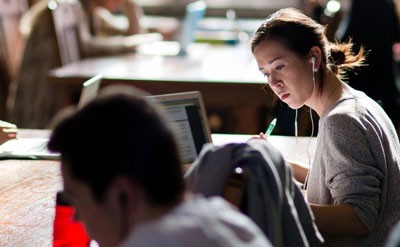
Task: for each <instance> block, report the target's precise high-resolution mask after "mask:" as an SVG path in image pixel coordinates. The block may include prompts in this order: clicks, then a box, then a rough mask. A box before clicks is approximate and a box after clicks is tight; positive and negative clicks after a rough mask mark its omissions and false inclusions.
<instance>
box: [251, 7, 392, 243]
mask: <svg viewBox="0 0 400 247" xmlns="http://www.w3.org/2000/svg"><path fill="white" fill-rule="evenodd" d="M351 48H352V43H351V42H349V43H343V44H339V43H338V44H332V43H329V42H328V40H327V38H326V35H325V27H324V26H322V25H320V24H318V23H316V22H315V21H313V20H312V19H311V18H309V17H307V16H306V15H304V14H303V13H301V12H300V11H298V10H296V9H291V8H288V9H282V10H279V11H277V12H276V13H274V14H272V15H271V16H269V18H267V19H266V21H265V22H264V23H262V24H261V26H260V27H259V28H258V30H257V31H256V33H255V35H254V37H253V39H252V41H251V49H252V52H253V54H254V57H255V59H256V61H257V64H258V67H259V70H260V72H261V73H263V74H264V75H265V77H266V80H267V84H268V85H269V87H270V88H271V90H272V91H273V92H274V93H275V94H276V96H277V97H278V98H279V99H280V100H282V101H283V102H285V103H286V104H287V105H288V106H289V107H290V108H292V109H298V108H300V107H301V106H303V105H306V106H308V107H310V111H311V109H312V110H314V111H316V113H317V114H318V115H319V117H320V121H319V133H318V137H317V150H316V154H315V157H314V160H313V161H312V163H311V164H310V166H309V170H308V169H306V168H304V167H302V166H299V165H296V164H293V166H292V167H293V173H294V177H295V179H296V180H298V181H300V182H302V183H304V188H305V189H306V196H307V201H308V202H309V204H310V207H311V209H312V211H313V213H314V216H315V221H316V223H317V226H318V228H319V230H320V231H321V232H323V233H324V237H325V242H326V243H327V245H328V246H381V245H382V244H383V243H384V242H385V240H386V237H387V234H388V232H389V231H390V229H391V228H392V227H393V225H394V224H395V223H396V222H397V221H398V220H399V219H400V211H399V210H398V205H400V195H399V194H400V188H399V187H398V184H399V183H400V168H399V165H400V144H399V138H398V136H397V134H396V130H395V128H394V126H393V124H392V122H391V121H390V119H389V117H388V116H387V114H386V113H385V112H384V110H383V109H382V108H381V107H380V106H379V105H378V104H377V103H376V102H375V101H373V100H372V99H370V98H369V97H367V96H366V95H365V94H364V93H362V92H360V91H357V90H354V89H353V88H351V87H350V86H349V85H347V84H346V83H344V78H345V77H344V74H345V72H346V70H352V69H354V68H356V67H358V66H363V65H364V64H363V62H364V59H365V54H364V51H363V50H362V49H361V50H360V51H359V53H357V54H353V53H352V52H351ZM349 83H351V82H349ZM261 137H264V136H263V135H262V134H261Z"/></svg>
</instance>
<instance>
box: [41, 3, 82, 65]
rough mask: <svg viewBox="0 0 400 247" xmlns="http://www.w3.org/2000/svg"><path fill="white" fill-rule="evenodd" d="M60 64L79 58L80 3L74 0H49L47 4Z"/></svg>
mask: <svg viewBox="0 0 400 247" xmlns="http://www.w3.org/2000/svg"><path fill="white" fill-rule="evenodd" d="M48 7H49V9H50V10H51V12H52V18H53V24H54V28H55V34H56V39H57V44H58V51H59V55H60V59H61V63H62V65H66V64H69V63H71V62H74V61H77V60H79V59H80V58H81V50H80V38H79V21H80V9H79V8H80V5H79V3H77V1H75V0H59V1H56V0H51V1H50V2H49V4H48Z"/></svg>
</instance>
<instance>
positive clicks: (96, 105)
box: [49, 86, 184, 205]
mask: <svg viewBox="0 0 400 247" xmlns="http://www.w3.org/2000/svg"><path fill="white" fill-rule="evenodd" d="M163 115H164V113H162V112H161V111H160V109H158V108H157V107H156V106H155V103H151V102H149V101H148V99H146V98H145V97H143V94H138V93H137V91H133V88H132V87H129V86H119V87H117V88H115V87H113V86H110V87H108V89H107V88H106V89H105V90H104V91H103V94H102V95H99V97H98V98H96V99H95V100H94V101H92V102H91V103H89V104H88V105H87V106H86V107H84V108H82V109H81V110H80V111H78V112H76V113H75V114H73V115H72V116H70V117H68V118H66V119H65V120H63V121H62V122H61V123H60V124H58V125H57V127H56V128H55V130H54V131H53V133H52V136H51V138H50V142H49V148H50V149H51V150H53V151H57V152H60V153H61V158H62V160H65V161H67V162H65V164H64V162H63V165H68V168H69V170H70V171H71V174H72V176H73V177H74V178H75V179H78V180H80V181H83V182H85V183H86V184H88V185H89V187H90V188H91V190H92V193H93V194H94V196H95V198H96V199H98V200H100V201H101V200H102V199H103V196H104V194H105V191H106V190H107V188H108V186H109V185H110V183H111V182H112V181H113V179H114V178H116V177H117V176H124V177H127V178H129V179H132V181H134V182H135V183H136V184H138V185H139V186H141V187H142V189H143V190H144V192H145V195H146V197H147V200H148V201H149V202H150V203H154V204H158V205H167V204H174V203H177V202H178V201H179V200H180V199H181V197H182V195H183V192H184V182H183V174H182V168H181V162H180V159H179V154H178V148H177V144H176V139H175V135H174V132H173V131H172V129H171V128H170V127H169V126H168V124H167V121H166V120H165V118H164V116H163Z"/></svg>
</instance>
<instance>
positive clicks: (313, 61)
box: [311, 56, 318, 72]
mask: <svg viewBox="0 0 400 247" xmlns="http://www.w3.org/2000/svg"><path fill="white" fill-rule="evenodd" d="M311 63H312V71H314V72H317V71H318V69H316V68H315V57H314V56H312V57H311Z"/></svg>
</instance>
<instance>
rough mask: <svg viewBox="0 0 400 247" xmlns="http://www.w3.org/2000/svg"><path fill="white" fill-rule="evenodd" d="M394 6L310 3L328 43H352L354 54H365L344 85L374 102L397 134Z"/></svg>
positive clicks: (357, 1)
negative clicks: (360, 92)
mask: <svg viewBox="0 0 400 247" xmlns="http://www.w3.org/2000/svg"><path fill="white" fill-rule="evenodd" d="M396 4H397V3H396V2H394V1H392V0H341V1H334V0H331V1H318V0H311V1H309V3H308V6H307V7H308V10H309V11H310V12H309V13H310V15H311V16H313V18H314V19H316V20H318V21H319V22H320V23H322V24H327V25H328V29H327V36H328V38H330V40H331V41H333V40H337V41H341V42H345V41H348V40H350V39H351V40H352V41H353V43H354V44H355V47H354V52H358V51H359V49H360V47H361V46H364V48H365V49H366V50H367V52H368V53H367V59H366V63H365V66H362V67H360V68H359V69H358V70H355V71H349V72H347V76H346V78H345V81H348V82H351V86H352V87H353V88H355V89H358V90H361V91H363V92H365V93H366V94H367V95H368V96H370V97H371V98H372V99H374V100H375V101H377V102H378V103H379V104H380V105H381V106H382V107H383V108H384V109H385V111H386V113H387V114H388V115H389V117H390V118H391V120H392V122H393V124H394V125H395V126H396V128H397V132H398V133H400V93H399V88H398V85H397V82H396V73H397V69H398V68H397V67H396V63H395V60H394V53H393V47H394V45H395V44H396V42H399V41H400V31H399V30H400V27H399V16H398V12H397V7H398V6H397V5H396Z"/></svg>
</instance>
